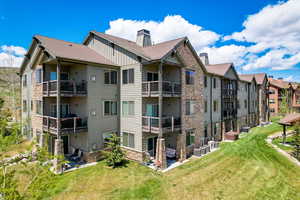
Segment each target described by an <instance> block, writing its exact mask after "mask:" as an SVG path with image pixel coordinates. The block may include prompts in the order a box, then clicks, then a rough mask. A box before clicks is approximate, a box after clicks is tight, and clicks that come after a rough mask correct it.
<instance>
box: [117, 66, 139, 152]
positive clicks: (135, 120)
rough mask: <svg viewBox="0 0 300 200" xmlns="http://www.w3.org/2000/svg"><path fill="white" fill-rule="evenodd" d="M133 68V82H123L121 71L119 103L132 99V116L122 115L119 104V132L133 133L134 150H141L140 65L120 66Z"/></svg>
mask: <svg viewBox="0 0 300 200" xmlns="http://www.w3.org/2000/svg"><path fill="white" fill-rule="evenodd" d="M131 68H133V69H134V83H129V84H123V77H122V75H123V74H122V72H121V104H122V102H123V101H134V112H135V115H134V116H122V105H121V112H120V114H121V132H128V133H132V134H134V143H135V150H137V151H142V150H143V149H142V65H141V64H140V63H136V64H133V65H127V66H122V68H121V69H122V70H124V69H131Z"/></svg>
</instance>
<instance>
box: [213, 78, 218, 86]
mask: <svg viewBox="0 0 300 200" xmlns="http://www.w3.org/2000/svg"><path fill="white" fill-rule="evenodd" d="M213 86H214V88H216V87H217V79H216V78H213Z"/></svg>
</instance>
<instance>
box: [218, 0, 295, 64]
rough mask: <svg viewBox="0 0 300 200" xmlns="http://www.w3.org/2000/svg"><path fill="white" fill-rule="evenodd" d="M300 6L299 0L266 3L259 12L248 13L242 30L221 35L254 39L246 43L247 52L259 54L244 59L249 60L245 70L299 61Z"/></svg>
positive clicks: (226, 37)
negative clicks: (248, 44) (251, 58)
mask: <svg viewBox="0 0 300 200" xmlns="http://www.w3.org/2000/svg"><path fill="white" fill-rule="evenodd" d="M299 10H300V1H299V0H289V1H286V2H282V1H281V2H278V3H277V4H275V5H268V6H266V7H264V8H263V9H262V10H260V11H259V12H258V13H256V14H253V15H250V16H248V18H247V19H246V20H245V21H244V23H243V27H244V29H243V30H242V31H241V32H234V33H233V34H231V35H229V36H225V37H224V38H223V39H224V40H236V41H242V42H250V43H254V45H252V46H250V47H248V52H249V53H250V54H254V55H255V54H256V55H258V54H259V58H258V59H255V60H252V61H251V62H249V61H248V60H246V61H247V62H248V64H246V65H245V66H244V67H243V68H244V69H245V70H251V69H258V68H272V69H274V70H283V69H290V68H292V67H293V66H294V65H296V64H298V63H300V58H299V53H300V12H299ZM286 56H288V57H289V58H286Z"/></svg>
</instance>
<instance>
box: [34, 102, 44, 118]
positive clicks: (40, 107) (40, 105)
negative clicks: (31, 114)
mask: <svg viewBox="0 0 300 200" xmlns="http://www.w3.org/2000/svg"><path fill="white" fill-rule="evenodd" d="M35 104H36V105H35V106H36V107H35V109H36V114H39V115H42V114H43V102H42V101H40V100H36V101H35Z"/></svg>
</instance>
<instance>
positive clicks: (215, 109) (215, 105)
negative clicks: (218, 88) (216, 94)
mask: <svg viewBox="0 0 300 200" xmlns="http://www.w3.org/2000/svg"><path fill="white" fill-rule="evenodd" d="M217 110H218V101H216V100H214V112H216V111H217Z"/></svg>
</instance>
